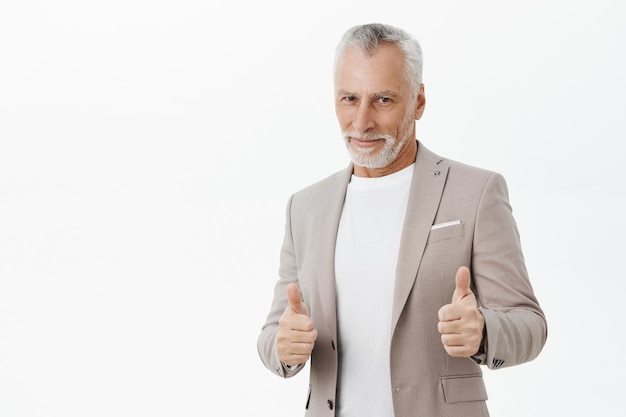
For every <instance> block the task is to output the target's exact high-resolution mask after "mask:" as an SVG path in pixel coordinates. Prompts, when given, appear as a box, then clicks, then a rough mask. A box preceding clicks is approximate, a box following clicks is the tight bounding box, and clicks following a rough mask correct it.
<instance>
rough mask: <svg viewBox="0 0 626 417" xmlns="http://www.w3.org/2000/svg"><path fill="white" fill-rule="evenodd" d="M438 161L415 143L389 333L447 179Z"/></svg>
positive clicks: (411, 282) (412, 278)
mask: <svg viewBox="0 0 626 417" xmlns="http://www.w3.org/2000/svg"><path fill="white" fill-rule="evenodd" d="M441 160H442V158H440V157H438V156H437V155H435V154H434V153H432V152H430V151H429V150H428V149H426V148H425V147H424V146H423V145H422V144H421V143H418V151H417V158H416V161H415V169H414V172H413V180H412V182H411V191H410V193H409V204H408V207H407V210H406V216H405V219H404V227H403V229H402V237H401V240H400V251H399V254H398V265H397V270H396V285H395V289H394V300H393V312H392V318H391V320H392V321H391V325H392V329H395V327H396V324H397V323H398V319H399V318H400V314H401V313H402V310H403V308H404V305H405V303H406V300H407V298H408V297H409V293H410V292H411V289H412V288H413V285H414V283H415V279H416V277H417V271H418V269H419V266H420V262H421V259H422V255H423V253H424V248H425V247H426V241H427V240H428V235H429V233H430V228H431V227H432V224H433V222H434V220H435V216H436V215H437V210H438V208H439V202H440V201H441V195H442V193H443V188H444V185H445V183H446V177H447V175H448V167H447V166H445V165H443V164H440V162H441Z"/></svg>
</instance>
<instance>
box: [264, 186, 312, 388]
mask: <svg viewBox="0 0 626 417" xmlns="http://www.w3.org/2000/svg"><path fill="white" fill-rule="evenodd" d="M292 202H293V196H292V197H291V198H290V199H289V202H288V203H287V215H286V222H285V237H284V239H283V245H282V249H281V254H280V269H279V280H278V281H277V282H276V285H275V286H274V299H273V301H272V305H271V308H270V312H269V314H268V315H267V319H266V321H265V324H264V325H263V327H262V329H261V334H260V335H259V338H258V340H257V350H258V352H259V356H260V357H261V361H262V362H263V364H264V365H265V367H267V368H268V369H269V370H270V371H272V372H273V373H274V374H276V375H279V376H281V377H283V378H289V377H291V376H293V375H296V374H297V373H298V372H300V370H301V369H302V368H303V367H304V365H303V364H301V365H298V366H295V367H286V366H285V365H284V364H283V363H282V362H281V361H280V359H278V347H277V345H276V333H277V332H278V320H279V319H280V317H281V316H282V314H283V311H285V308H287V305H288V302H287V296H286V291H287V285H288V284H289V283H292V282H293V283H296V284H297V283H298V277H297V267H296V256H295V249H294V244H293V239H292V235H291V205H292Z"/></svg>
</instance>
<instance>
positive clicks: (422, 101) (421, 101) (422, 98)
mask: <svg viewBox="0 0 626 417" xmlns="http://www.w3.org/2000/svg"><path fill="white" fill-rule="evenodd" d="M424 107H426V95H425V94H424V84H422V85H420V92H419V94H418V95H417V104H416V106H415V120H419V119H421V118H422V114H424Z"/></svg>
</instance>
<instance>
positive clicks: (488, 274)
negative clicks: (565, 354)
mask: <svg viewBox="0 0 626 417" xmlns="http://www.w3.org/2000/svg"><path fill="white" fill-rule="evenodd" d="M472 279H473V280H474V285H475V288H476V292H477V297H478V300H479V305H480V307H481V311H482V312H483V315H484V316H485V332H486V335H485V339H484V349H485V353H486V355H485V357H484V358H483V361H482V364H484V365H487V366H488V367H489V368H491V369H497V368H504V367H508V366H513V365H517V364H521V363H524V362H528V361H531V360H533V359H534V358H535V357H537V355H538V354H539V353H540V352H541V350H542V348H543V346H544V344H545V342H546V338H547V323H546V319H545V316H544V313H543V311H542V309H541V307H540V306H539V302H538V301H537V298H536V297H535V294H534V291H533V288H532V286H531V283H530V280H529V278H528V272H527V270H526V267H525V264H524V257H523V254H522V248H521V243H520V237H519V233H518V230H517V225H516V223H515V220H514V218H513V214H512V210H511V206H510V204H509V198H508V190H507V186H506V182H505V180H504V178H503V177H502V176H501V175H499V174H495V173H494V174H492V175H491V176H490V177H489V178H488V179H487V181H486V183H485V187H484V189H483V193H482V196H481V198H480V201H479V203H478V210H477V215H476V221H475V225H474V239H473V249H472Z"/></svg>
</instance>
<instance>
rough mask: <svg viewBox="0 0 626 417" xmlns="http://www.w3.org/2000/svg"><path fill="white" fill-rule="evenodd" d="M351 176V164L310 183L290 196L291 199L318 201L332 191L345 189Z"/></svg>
mask: <svg viewBox="0 0 626 417" xmlns="http://www.w3.org/2000/svg"><path fill="white" fill-rule="evenodd" d="M351 176H352V164H350V165H348V167H346V168H345V169H342V170H341V171H337V172H335V173H334V174H332V175H329V176H328V177H326V178H324V179H322V180H320V181H318V182H316V183H314V184H311V185H309V186H307V187H305V188H303V189H301V190H299V191H297V192H295V193H294V194H293V196H292V199H293V200H294V201H297V202H300V203H302V202H311V203H315V202H319V201H320V200H324V199H325V198H327V197H328V195H329V194H332V192H333V191H341V190H344V191H345V189H346V187H347V186H348V183H349V182H350V177H351Z"/></svg>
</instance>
